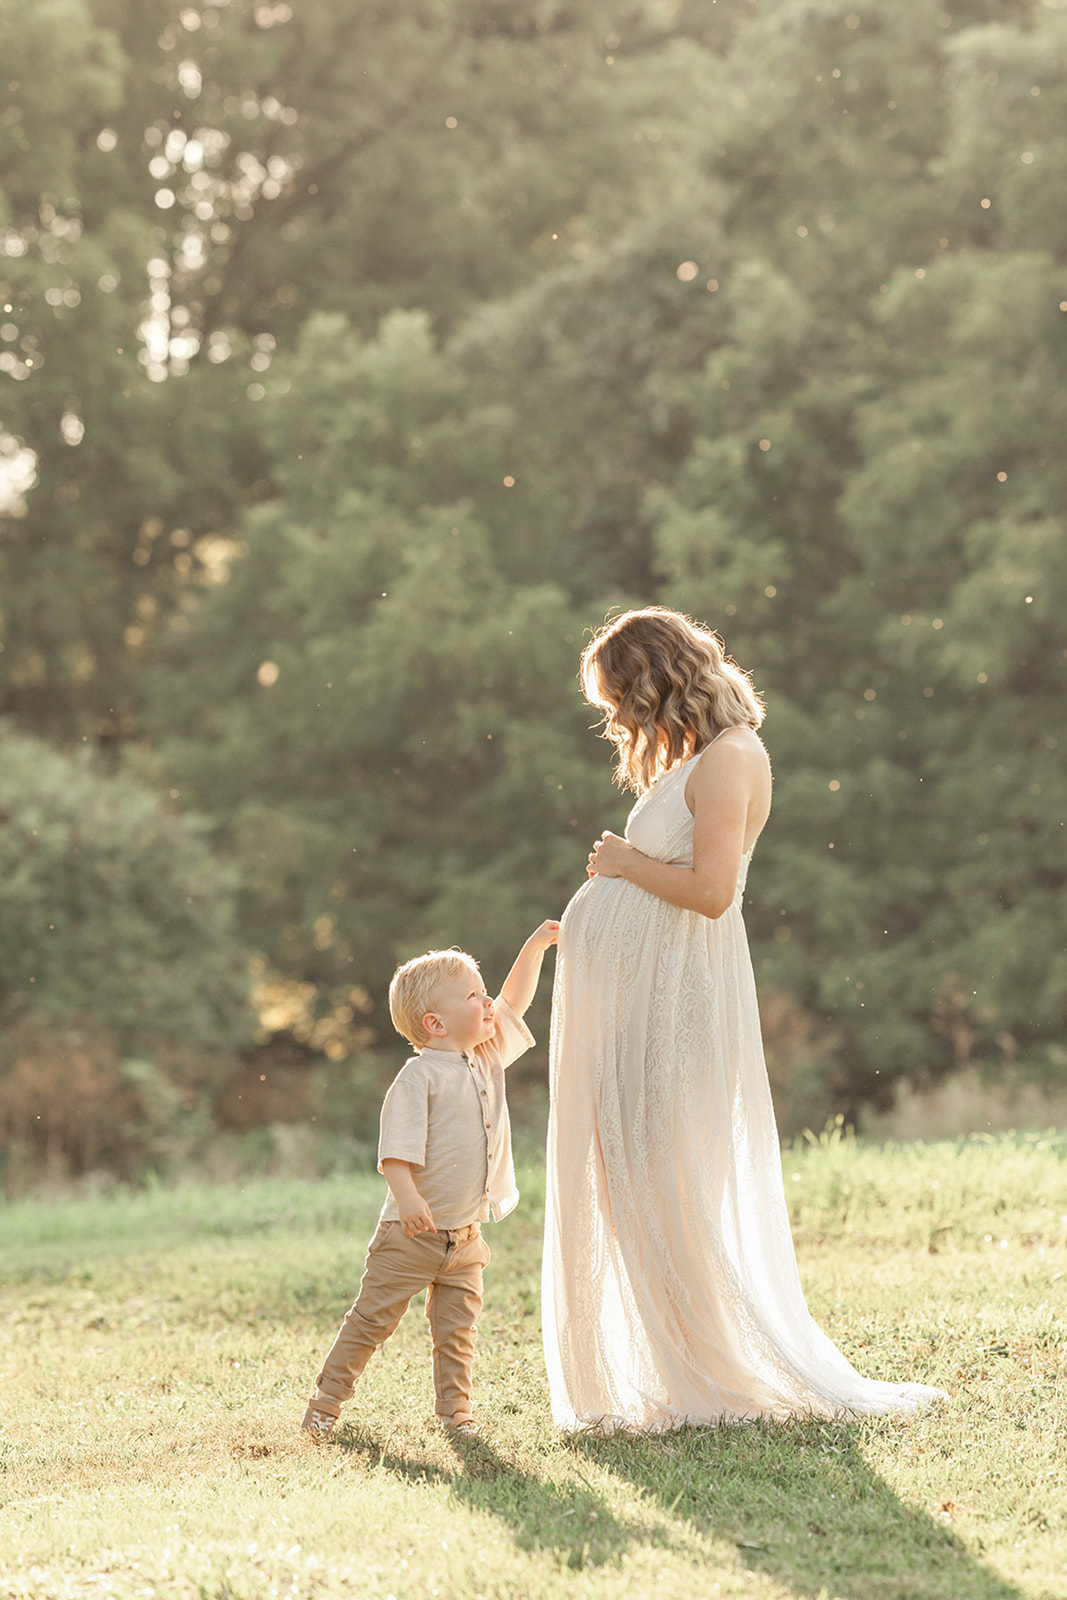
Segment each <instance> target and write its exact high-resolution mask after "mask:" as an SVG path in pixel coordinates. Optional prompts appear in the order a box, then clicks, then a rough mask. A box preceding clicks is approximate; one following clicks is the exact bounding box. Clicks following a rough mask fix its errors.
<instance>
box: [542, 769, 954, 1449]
mask: <svg viewBox="0 0 1067 1600" xmlns="http://www.w3.org/2000/svg"><path fill="white" fill-rule="evenodd" d="M694 759H697V758H694ZM688 770H689V763H688V762H686V763H683V764H682V765H680V766H678V767H675V768H673V769H671V771H669V772H668V773H666V774H665V775H664V776H663V777H662V778H660V780H659V781H658V783H656V784H655V786H654V787H653V788H652V789H651V790H649V791H648V793H647V794H645V795H643V796H642V797H641V798H640V799H639V800H638V802H637V804H636V805H635V806H634V808H633V811H632V812H631V814H630V819H629V821H628V823H627V828H626V836H627V838H628V839H629V840H630V841H631V842H632V843H633V844H635V845H636V846H637V847H638V848H639V849H640V850H643V851H644V852H645V853H646V854H648V855H652V856H656V857H657V858H658V859H660V860H664V861H672V862H675V863H678V864H684V863H687V862H689V861H691V859H692V854H691V852H692V834H693V819H692V816H691V814H690V812H689V810H688V807H687V806H686V803H685V797H684V790H685V776H686V774H687V772H688ZM747 868H748V858H747V857H746V858H745V860H744V861H743V863H742V868H741V874H740V880H739V882H738V886H737V893H736V895H735V897H734V901H733V904H732V905H731V906H730V908H729V910H728V911H727V912H726V913H725V914H724V915H723V916H722V917H720V918H718V919H717V920H715V921H712V920H710V919H709V918H707V917H703V916H701V915H699V914H698V913H696V912H689V911H682V910H679V909H677V908H676V907H674V906H670V905H668V904H667V903H666V902H665V901H663V900H659V899H657V898H656V897H655V896H654V895H651V894H649V893H647V892H646V891H645V890H643V889H639V888H637V887H636V886H635V885H633V884H630V883H628V882H626V881H625V880H623V879H620V878H591V879H589V880H588V882H586V883H585V884H583V886H582V887H581V888H580V889H579V890H578V892H577V894H575V896H574V897H573V899H572V900H571V902H570V904H569V905H568V906H567V909H566V911H565V913H564V916H563V919H562V924H561V928H560V938H559V948H558V952H557V960H556V977H555V987H554V994H553V1014H552V1044H551V1091H552V1106H551V1112H550V1118H549V1140H548V1201H547V1211H546V1223H545V1251H544V1263H543V1284H542V1291H543V1302H542V1303H543V1323H544V1343H545V1358H546V1363H547V1368H548V1378H549V1386H550V1391H551V1396H552V1411H553V1417H554V1419H555V1422H556V1424H557V1425H558V1426H559V1427H561V1428H564V1429H574V1428H578V1427H582V1426H589V1425H598V1426H600V1427H603V1428H605V1429H609V1430H610V1429H612V1428H615V1427H620V1426H621V1427H629V1428H639V1429H663V1428H673V1427H679V1426H681V1425H683V1424H686V1423H702V1424H707V1423H714V1422H721V1421H729V1420H735V1421H736V1420H741V1419H744V1418H751V1417H756V1416H769V1417H777V1418H785V1417H789V1416H796V1415H801V1414H815V1415H819V1416H838V1415H848V1414H863V1413H875V1412H879V1413H883V1412H911V1411H915V1410H918V1409H920V1408H921V1407H923V1406H924V1405H926V1404H928V1403H929V1402H930V1401H931V1400H933V1399H936V1398H939V1397H941V1391H940V1390H937V1389H932V1388H928V1387H926V1386H925V1385H922V1384H890V1383H882V1382H877V1381H874V1380H871V1379H867V1378H864V1377H862V1376H861V1375H860V1374H859V1373H858V1372H857V1371H856V1370H855V1369H854V1368H853V1367H852V1366H851V1365H850V1364H849V1362H848V1361H847V1360H846V1359H845V1357H844V1356H843V1355H842V1354H841V1352H840V1351H839V1350H838V1349H837V1347H836V1346H835V1345H834V1344H833V1343H832V1342H831V1341H830V1340H829V1339H828V1338H827V1337H826V1335H825V1334H824V1333H822V1331H821V1330H820V1329H819V1328H818V1327H817V1325H816V1324H815V1322H814V1321H813V1319H812V1317H811V1315H810V1313H809V1311H808V1309H807V1306H806V1304H805V1301H804V1296H803V1292H802V1290H801V1286H800V1278H799V1274H798V1272H797V1264H796V1256H795V1253H794V1250H793V1241H792V1235H791V1233H790V1227H789V1217H788V1213H787V1210H786V1203H785V1193H784V1187H783V1183H782V1168H781V1158H780V1153H779V1146H778V1136H777V1130H776V1127H775V1121H774V1112H773V1107H772V1104H771V1097H770V1091H769V1088H768V1084H767V1074H766V1069H765V1066H764V1059H763V1046H762V1040H761V1035H760V1024H759V1012H758V1009H757V1003H756V989H755V983H754V980H753V974H752V964H751V960H750V958H749V952H748V941H747V938H746V934H745V927H744V922H743V920H742V915H741V897H742V891H743V889H744V881H745V875H746V873H747Z"/></svg>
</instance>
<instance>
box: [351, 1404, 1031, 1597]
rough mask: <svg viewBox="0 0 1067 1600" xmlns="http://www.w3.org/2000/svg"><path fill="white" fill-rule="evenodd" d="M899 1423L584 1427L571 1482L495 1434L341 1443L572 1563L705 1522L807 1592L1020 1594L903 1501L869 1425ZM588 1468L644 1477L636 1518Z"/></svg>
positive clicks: (571, 1452)
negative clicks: (445, 1446)
mask: <svg viewBox="0 0 1067 1600" xmlns="http://www.w3.org/2000/svg"><path fill="white" fill-rule="evenodd" d="M886 1426H890V1427H891V1426H893V1424H891V1423H890V1424H886V1423H880V1422H872V1423H867V1424H864V1423H857V1424H854V1425H847V1424H842V1423H829V1422H820V1421H815V1420H811V1421H799V1422H794V1423H784V1424H783V1423H769V1422H753V1423H751V1424H745V1425H740V1426H734V1427H729V1428H719V1429H713V1428H692V1429H683V1430H681V1431H680V1432H678V1433H673V1434H667V1435H650V1434H636V1435H635V1434H617V1435H615V1436H614V1437H612V1438H601V1437H599V1436H597V1435H594V1434H576V1435H572V1436H571V1437H570V1438H569V1439H568V1440H567V1441H566V1444H565V1449H566V1452H567V1454H568V1456H569V1458H570V1462H571V1476H570V1477H569V1478H568V1479H567V1480H566V1481H563V1482H552V1481H551V1480H550V1479H549V1478H548V1477H547V1476H541V1475H539V1474H538V1473H536V1472H531V1471H529V1470H528V1469H527V1468H526V1467H523V1466H519V1465H518V1464H517V1463H515V1462H514V1461H510V1460H508V1459H507V1457H505V1456H503V1455H501V1454H500V1452H499V1451H497V1450H496V1449H494V1448H493V1446H492V1445H491V1444H490V1443H489V1442H488V1441H487V1440H486V1439H485V1438H484V1436H482V1437H478V1438H476V1439H465V1438H462V1437H450V1438H449V1441H448V1442H449V1444H450V1445H451V1448H452V1451H453V1452H454V1454H455V1456H456V1461H457V1470H456V1471H454V1472H453V1471H450V1470H449V1469H448V1468H447V1467H443V1466H442V1465H441V1463H440V1458H438V1460H437V1461H431V1460H428V1459H424V1458H421V1457H419V1456H416V1455H412V1454H405V1453H403V1452H402V1451H400V1450H397V1449H395V1448H393V1447H392V1443H391V1441H389V1442H385V1441H382V1440H380V1439H379V1438H377V1437H376V1436H375V1435H374V1434H373V1433H371V1432H369V1431H366V1430H362V1429H361V1430H359V1431H352V1430H350V1429H348V1428H346V1429H345V1430H344V1431H343V1433H342V1434H341V1435H340V1437H339V1438H338V1440H337V1443H338V1445H339V1446H340V1448H342V1449H343V1450H344V1451H345V1452H346V1453H348V1454H351V1455H357V1456H362V1457H363V1458H364V1460H365V1461H366V1463H367V1465H368V1466H369V1467H372V1468H374V1469H375V1470H383V1469H384V1470H385V1471H387V1472H390V1473H393V1474H395V1475H396V1476H398V1477H401V1478H406V1479H408V1480H409V1481H410V1482H412V1483H439V1484H442V1485H444V1486H446V1487H447V1488H448V1489H449V1491H450V1492H451V1493H452V1494H453V1495H454V1496H455V1497H456V1499H457V1500H459V1501H461V1502H462V1503H463V1504H464V1505H468V1506H470V1507H471V1508H473V1509H476V1510H478V1511H481V1512H484V1513H486V1514H487V1515H489V1516H493V1517H496V1518H498V1519H499V1520H500V1521H501V1522H503V1523H505V1524H506V1525H507V1526H508V1527H509V1528H510V1530H511V1535H512V1537H513V1539H514V1540H515V1543H516V1544H517V1545H518V1546H519V1548H521V1549H523V1550H527V1551H543V1552H545V1553H548V1554H551V1555H554V1556H555V1558H556V1559H557V1560H558V1561H559V1562H560V1564H561V1565H563V1566H566V1567H569V1568H572V1569H578V1568H585V1567H598V1566H603V1565H605V1564H608V1563H612V1562H616V1561H618V1560H619V1559H620V1558H621V1557H622V1556H623V1555H624V1554H625V1553H626V1551H627V1550H628V1549H630V1548H633V1547H636V1546H654V1547H659V1548H660V1549H663V1550H670V1551H677V1552H678V1553H683V1554H684V1553H688V1554H689V1555H690V1556H692V1555H693V1554H694V1533H696V1534H698V1535H701V1536H703V1537H704V1538H707V1539H710V1540H714V1541H717V1542H718V1543H720V1544H727V1545H732V1546H733V1547H734V1549H735V1550H736V1551H737V1559H738V1561H739V1563H740V1565H741V1566H743V1567H749V1568H753V1569H755V1570H757V1571H760V1572H764V1573H766V1574H767V1575H768V1576H770V1577H773V1578H775V1579H777V1580H778V1581H779V1582H780V1583H783V1584H785V1585H787V1586H788V1587H789V1588H790V1589H791V1590H792V1591H793V1592H794V1593H795V1594H796V1595H797V1596H798V1597H800V1596H803V1597H810V1600H1022V1592H1021V1591H1020V1590H1018V1589H1016V1588H1014V1587H1012V1586H1011V1585H1010V1584H1007V1583H1005V1582H1004V1581H1003V1580H1002V1579H1001V1578H999V1577H998V1576H997V1575H996V1573H994V1572H992V1571H991V1570H990V1569H989V1568H987V1567H984V1566H983V1565H982V1564H981V1563H980V1562H979V1561H977V1560H976V1559H975V1558H974V1556H973V1555H972V1554H971V1553H970V1551H968V1549H967V1548H966V1546H965V1545H964V1544H963V1542H962V1541H961V1540H960V1539H959V1538H958V1536H957V1535H956V1534H955V1533H954V1532H953V1531H952V1529H951V1528H950V1527H948V1526H946V1525H945V1524H943V1523H941V1522H939V1521H938V1520H937V1519H936V1516H935V1515H933V1514H927V1513H926V1512H923V1511H919V1510H916V1509H915V1508H913V1507H910V1506H907V1505H905V1504H904V1503H903V1502H902V1501H901V1500H899V1499H898V1498H897V1496H896V1495H895V1494H894V1493H893V1491H892V1490H891V1489H890V1488H889V1486H888V1485H887V1484H886V1483H885V1482H884V1481H883V1480H882V1479H881V1478H880V1477H879V1476H878V1475H877V1473H875V1472H874V1471H872V1469H871V1468H870V1467H869V1466H868V1464H867V1462H866V1461H865V1460H864V1458H863V1456H862V1454H861V1452H860V1448H859V1444H860V1441H861V1439H862V1438H863V1436H864V1431H865V1430H868V1431H869V1430H870V1429H878V1428H881V1427H886ZM586 1467H589V1468H595V1469H596V1470H597V1471H598V1472H600V1473H609V1474H610V1475H611V1476H612V1477H613V1478H615V1479H617V1480H620V1481H622V1482H626V1483H629V1484H630V1485H631V1487H632V1489H633V1491H634V1494H633V1498H634V1501H635V1507H634V1514H633V1515H632V1516H620V1515H619V1514H618V1512H617V1511H616V1510H613V1509H612V1506H611V1505H610V1504H609V1502H608V1500H607V1499H605V1497H604V1495H603V1494H602V1493H601V1492H600V1491H599V1490H598V1489H597V1487H596V1486H595V1484H593V1483H592V1482H590V1481H589V1479H588V1478H587V1477H586V1475H585V1470H584V1469H586ZM574 1479H577V1480H578V1481H577V1482H575V1481H574ZM615 1498H617V1497H615ZM653 1508H654V1509H655V1514H654V1515H651V1516H650V1515H648V1514H647V1513H648V1512H650V1511H652V1510H653ZM642 1509H644V1510H645V1512H646V1514H645V1515H644V1516H642ZM701 1548H702V1551H703V1548H704V1547H701Z"/></svg>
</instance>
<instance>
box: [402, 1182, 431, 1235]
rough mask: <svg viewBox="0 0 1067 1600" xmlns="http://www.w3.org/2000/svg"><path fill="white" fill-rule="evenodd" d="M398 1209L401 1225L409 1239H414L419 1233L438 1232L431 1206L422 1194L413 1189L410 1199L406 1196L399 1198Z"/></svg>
mask: <svg viewBox="0 0 1067 1600" xmlns="http://www.w3.org/2000/svg"><path fill="white" fill-rule="evenodd" d="M397 1210H398V1211H399V1212H400V1226H401V1228H403V1230H404V1232H405V1233H406V1234H407V1236H408V1238H409V1239H413V1238H414V1237H415V1235H416V1234H417V1233H436V1232H437V1229H436V1228H435V1227H434V1220H433V1216H432V1214H431V1212H430V1208H429V1206H428V1205H427V1204H426V1201H425V1200H424V1199H423V1198H422V1195H421V1194H418V1193H416V1192H414V1191H413V1192H412V1195H411V1198H410V1199H408V1198H407V1197H405V1198H404V1199H403V1200H398V1201H397Z"/></svg>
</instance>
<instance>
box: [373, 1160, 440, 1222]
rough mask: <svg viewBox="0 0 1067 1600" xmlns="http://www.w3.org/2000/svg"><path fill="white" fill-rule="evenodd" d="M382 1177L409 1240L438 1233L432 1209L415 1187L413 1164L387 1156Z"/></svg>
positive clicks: (383, 1164) (383, 1163)
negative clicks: (423, 1234)
mask: <svg viewBox="0 0 1067 1600" xmlns="http://www.w3.org/2000/svg"><path fill="white" fill-rule="evenodd" d="M382 1176H383V1178H384V1179H385V1181H386V1183H387V1184H388V1185H389V1192H390V1194H391V1195H392V1197H393V1199H394V1200H395V1201H396V1211H397V1216H398V1217H399V1218H400V1226H401V1228H402V1229H403V1231H404V1232H405V1233H406V1234H407V1236H408V1238H409V1239H413V1238H414V1237H415V1235H416V1234H417V1233H436V1232H437V1229H436V1228H435V1226H434V1220H433V1216H432V1215H431V1213H430V1208H429V1206H428V1205H427V1204H426V1201H425V1200H424V1199H423V1198H422V1195H421V1194H420V1193H419V1191H418V1189H416V1187H415V1177H414V1173H413V1170H412V1165H411V1162H410V1161H398V1160H397V1159H396V1158H395V1157H393V1156H387V1157H386V1159H385V1160H384V1161H383V1162H382Z"/></svg>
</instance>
